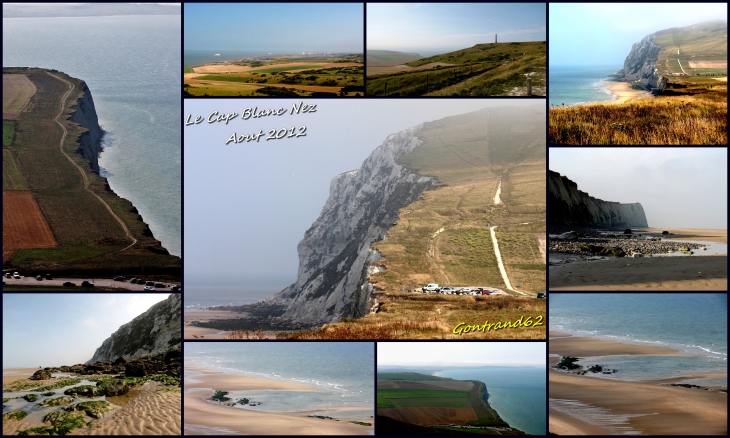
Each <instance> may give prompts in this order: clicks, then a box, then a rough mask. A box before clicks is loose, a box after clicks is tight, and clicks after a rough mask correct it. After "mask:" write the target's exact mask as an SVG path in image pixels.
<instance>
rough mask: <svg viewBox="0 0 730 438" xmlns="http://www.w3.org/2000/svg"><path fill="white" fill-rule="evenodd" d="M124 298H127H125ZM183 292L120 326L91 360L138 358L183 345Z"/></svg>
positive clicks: (104, 360) (175, 294)
mask: <svg viewBox="0 0 730 438" xmlns="http://www.w3.org/2000/svg"><path fill="white" fill-rule="evenodd" d="M121 299H124V298H121ZM180 304H181V295H180V294H179V293H173V294H170V296H169V297H168V298H167V299H166V300H165V301H161V302H159V303H157V304H155V305H154V306H152V307H150V308H149V309H148V310H147V311H146V312H145V313H143V314H141V315H139V316H138V317H136V318H134V319H133V320H132V321H130V322H128V323H127V324H124V325H123V326H121V327H119V329H118V330H117V331H116V332H114V333H113V334H112V335H111V336H110V337H109V338H107V340H105V341H104V342H103V343H102V344H101V347H99V348H97V349H96V352H95V353H94V357H92V358H91V359H90V360H89V361H88V362H86V363H87V364H90V363H95V362H107V361H113V360H115V359H117V358H119V357H120V356H121V357H123V358H125V359H135V358H137V357H140V356H144V355H146V354H149V355H155V354H158V353H164V352H166V351H167V350H169V349H170V348H177V349H179V348H180V340H181V338H182V336H181V333H180V317H181V315H182V313H181V305H180Z"/></svg>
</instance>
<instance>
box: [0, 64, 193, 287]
mask: <svg viewBox="0 0 730 438" xmlns="http://www.w3.org/2000/svg"><path fill="white" fill-rule="evenodd" d="M49 72H50V73H52V74H53V75H55V76H56V77H59V78H61V80H59V79H58V78H56V77H54V76H51V75H50V74H49ZM3 75H25V76H27V77H28V78H29V79H30V81H31V82H32V83H33V84H35V85H36V86H37V88H38V92H37V93H35V94H34V95H33V97H32V98H31V100H30V104H29V105H28V106H27V107H26V108H25V109H24V111H23V112H22V113H21V114H20V116H19V117H18V119H17V120H16V121H15V126H14V136H13V137H12V140H11V143H10V145H9V146H5V143H4V146H3V158H4V159H3V191H4V192H5V191H8V190H10V191H16V192H17V191H24V193H28V194H30V196H29V197H28V199H31V200H32V201H30V204H34V203H37V206H36V207H35V208H36V209H39V210H40V213H39V214H38V215H36V216H37V219H39V220H40V221H41V222H43V223H46V224H47V225H45V226H46V227H50V231H51V232H52V237H53V238H54V239H55V241H57V246H52V247H51V246H48V245H35V246H33V242H32V240H33V238H34V236H32V235H31V236H26V235H24V234H23V229H22V227H21V228H18V229H17V230H16V229H13V230H8V229H6V230H4V231H6V233H5V234H4V236H3V240H4V243H5V245H4V246H6V247H7V246H8V242H9V240H8V239H9V238H10V237H12V238H14V243H17V244H18V246H16V247H15V248H13V249H17V250H15V251H9V252H7V251H5V250H4V252H3V266H4V268H9V269H14V270H22V271H23V273H37V274H46V273H53V274H54V275H55V276H61V275H79V276H97V277H99V276H108V275H123V274H134V275H141V274H146V275H148V276H150V277H157V278H160V279H170V280H177V279H179V276H180V265H181V263H180V258H179V257H176V256H171V255H169V254H168V253H167V250H165V249H164V248H162V247H161V245H160V242H159V241H157V240H156V239H155V238H154V237H153V236H152V233H151V231H150V229H149V227H148V226H147V224H146V223H145V222H144V221H143V219H142V217H141V216H140V215H139V214H138V212H137V209H136V208H135V207H134V206H133V205H132V203H131V202H129V201H128V200H126V199H123V198H120V197H119V196H118V195H116V194H115V193H114V192H113V191H112V190H111V188H110V187H109V184H108V183H107V181H106V179H105V178H102V177H101V176H99V175H98V174H97V173H95V172H94V171H92V169H91V168H90V166H89V163H88V162H87V161H86V159H85V158H84V157H83V156H82V155H81V154H80V153H78V152H77V151H78V150H79V141H78V139H79V137H80V136H81V135H82V134H83V133H85V132H86V131H87V129H86V128H83V127H81V126H80V125H78V124H77V123H75V122H72V121H70V120H68V119H69V117H70V115H71V114H72V113H73V112H75V111H77V110H76V109H75V108H73V107H74V106H75V105H76V102H77V100H78V99H80V98H81V97H82V96H83V91H82V89H81V85H82V81H80V80H78V79H75V78H72V77H70V76H67V75H65V74H63V73H61V72H57V71H53V70H50V71H49V70H44V69H37V68H4V69H3ZM64 81H65V82H64ZM67 83H70V84H72V85H73V89H72V90H71V92H70V94H69V95H68V96H66V97H65V100H63V102H62V98H64V96H65V95H66V93H67V91H68V90H69V85H68V84H67ZM61 108H63V112H62V114H61V116H60V117H58V120H59V122H61V123H62V124H63V126H64V127H65V129H66V132H67V134H66V135H65V137H64V132H63V129H62V128H61V127H60V126H59V125H58V123H56V121H55V119H56V116H58V115H59V111H61ZM6 129H7V128H6V124H5V123H4V124H3V131H4V132H3V133H4V137H6V135H5V131H6ZM62 139H63V144H61V141H62ZM64 153H65V154H64ZM67 156H68V157H70V159H71V160H72V161H73V162H71V161H69V159H68V158H67ZM74 163H75V164H74ZM87 183H88V185H87ZM15 198H18V196H15V197H13V199H15ZM101 200H103V202H101ZM4 204H5V197H4ZM28 205H29V204H28V203H25V204H22V203H17V204H14V205H12V206H8V207H9V208H4V212H3V214H4V219H7V218H8V217H7V216H6V215H11V213H14V216H13V218H15V219H17V218H21V219H22V217H24V215H25V213H23V212H24V211H26V210H27V208H29V207H28ZM107 206H108V208H107ZM112 212H113V213H112ZM115 216H116V217H115ZM34 217H35V216H34ZM116 218H119V220H121V221H122V222H123V223H124V224H125V226H126V228H127V230H128V231H129V235H128V234H127V233H126V232H125V230H124V229H123V228H122V227H121V225H120V223H119V222H118V221H117V219H116ZM21 222H22V221H21ZM19 226H20V225H19ZM9 235H10V236H9ZM130 235H131V236H133V238H134V239H135V240H136V241H137V242H136V243H135V244H134V245H133V246H131V247H129V248H128V249H125V248H127V247H128V246H129V245H130V243H131V239H130V238H129V236H130ZM24 240H27V241H28V242H30V245H26V244H24V242H23V241H24ZM6 249H8V248H6ZM33 275H35V274H33Z"/></svg>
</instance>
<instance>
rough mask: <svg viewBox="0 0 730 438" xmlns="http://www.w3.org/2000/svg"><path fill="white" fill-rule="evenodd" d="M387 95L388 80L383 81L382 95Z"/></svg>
mask: <svg viewBox="0 0 730 438" xmlns="http://www.w3.org/2000/svg"><path fill="white" fill-rule="evenodd" d="M387 95H388V81H385V91H383V96H387Z"/></svg>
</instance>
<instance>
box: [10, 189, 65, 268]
mask: <svg viewBox="0 0 730 438" xmlns="http://www.w3.org/2000/svg"><path fill="white" fill-rule="evenodd" d="M53 246H58V242H56V239H55V238H54V237H53V233H52V232H51V228H50V227H49V226H48V223H47V222H46V219H45V218H44V217H43V214H42V213H41V210H40V208H38V204H37V203H36V201H35V198H33V194H32V193H31V192H26V191H16V190H13V191H3V261H6V260H8V259H9V258H10V256H11V255H12V253H13V252H14V251H15V250H16V249H24V248H49V247H53Z"/></svg>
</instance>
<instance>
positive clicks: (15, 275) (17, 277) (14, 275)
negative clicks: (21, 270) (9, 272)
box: [13, 271, 20, 280]
mask: <svg viewBox="0 0 730 438" xmlns="http://www.w3.org/2000/svg"><path fill="white" fill-rule="evenodd" d="M13 278H14V279H16V280H20V274H18V272H17V271H16V272H13Z"/></svg>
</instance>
